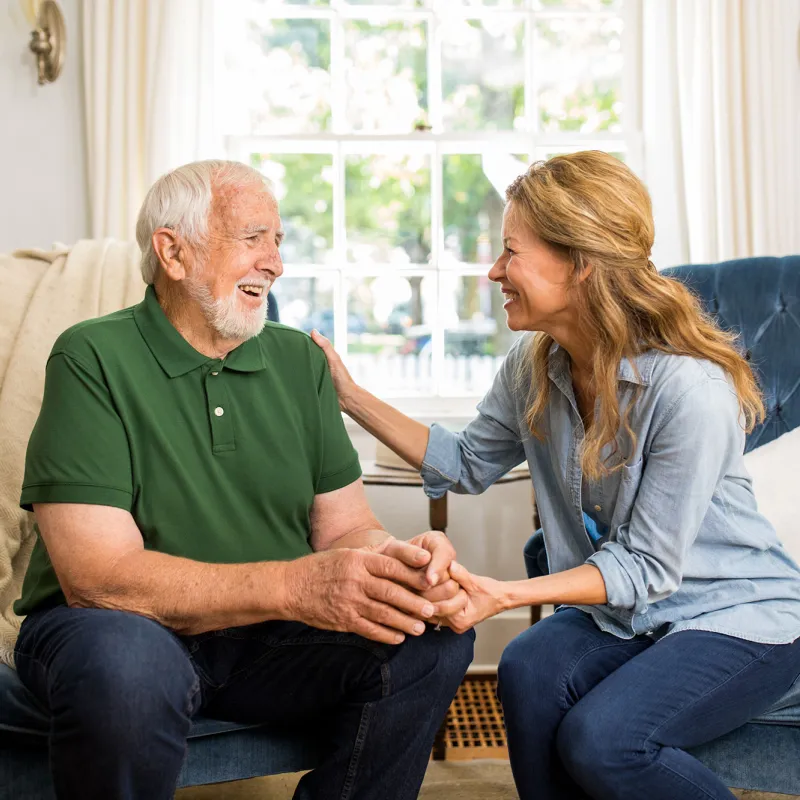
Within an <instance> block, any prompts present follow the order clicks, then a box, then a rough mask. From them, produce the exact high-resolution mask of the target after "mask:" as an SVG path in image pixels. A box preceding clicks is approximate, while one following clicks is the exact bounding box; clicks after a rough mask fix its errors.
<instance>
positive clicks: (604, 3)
mask: <svg viewBox="0 0 800 800" xmlns="http://www.w3.org/2000/svg"><path fill="white" fill-rule="evenodd" d="M538 3H539V6H540V7H541V8H577V9H586V10H587V11H603V10H605V9H609V8H619V7H620V6H621V5H622V0H538Z"/></svg>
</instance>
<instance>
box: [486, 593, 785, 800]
mask: <svg viewBox="0 0 800 800" xmlns="http://www.w3.org/2000/svg"><path fill="white" fill-rule="evenodd" d="M799 674H800V640H797V641H796V642H795V643H793V644H787V645H777V646H776V645H768V644H758V643H756V642H748V641H745V640H744V639H736V638H734V637H732V636H723V635H721V634H717V633H708V632H706V631H681V632H680V633H675V634H673V635H671V636H667V637H665V638H664V639H661V640H659V641H656V642H653V640H652V639H650V638H649V637H647V636H637V637H635V638H633V639H620V638H618V637H616V636H614V635H613V634H610V633H604V632H603V631H601V630H600V629H599V628H598V627H597V626H596V625H595V624H594V622H593V621H592V618H591V617H590V616H589V615H588V614H586V613H584V612H583V611H580V610H578V609H575V608H565V609H562V610H560V611H557V612H556V613H555V614H554V615H552V616H550V617H547V618H546V619H543V620H542V621H541V622H538V623H536V624H535V625H533V626H532V627H531V628H529V629H528V630H527V631H525V632H524V633H522V634H521V635H520V636H518V637H517V638H516V639H514V640H513V641H512V642H511V644H509V645H508V647H507V648H506V650H505V652H504V653H503V657H502V659H501V661H500V666H499V669H498V679H499V689H498V691H499V694H500V698H501V702H502V705H503V712H504V714H505V721H506V728H507V730H508V742H509V751H510V756H511V767H512V770H513V772H514V780H515V781H516V784H517V789H518V791H519V794H520V797H521V798H522V800H534V798H535V800H586V798H594V800H606V799H607V800H612V798H613V800H733V797H734V796H733V794H732V793H731V792H730V791H729V790H728V789H727V788H726V787H725V786H724V785H723V783H722V782H721V781H720V780H719V778H717V776H716V775H714V774H713V773H712V772H711V771H710V770H709V769H708V768H707V767H705V766H704V765H703V764H701V763H700V762H699V761H698V760H697V759H695V758H694V757H692V756H690V755H689V754H688V753H686V752H684V750H683V748H687V747H693V746H696V745H699V744H702V743H704V742H709V741H711V740H712V739H716V738H717V737H719V736H722V735H723V734H725V733H728V732H729V731H732V730H734V729H735V728H738V727H739V726H740V725H743V724H744V723H746V722H748V721H749V720H750V719H752V718H753V717H756V716H758V715H759V714H761V713H762V712H764V711H766V710H767V709H768V708H769V707H770V706H771V705H772V704H773V703H774V702H776V701H777V700H778V699H780V697H781V696H782V695H784V694H785V693H786V692H787V691H788V689H789V687H790V686H791V685H792V683H793V682H794V681H795V679H796V678H797V677H798V675H799Z"/></svg>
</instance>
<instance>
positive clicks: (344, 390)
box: [311, 329, 358, 411]
mask: <svg viewBox="0 0 800 800" xmlns="http://www.w3.org/2000/svg"><path fill="white" fill-rule="evenodd" d="M311 339H312V341H313V342H314V344H316V345H317V346H318V347H319V348H320V349H321V350H322V352H323V353H325V358H327V359H328V367H329V368H330V371H331V377H332V378H333V386H334V388H335V389H336V394H337V395H338V397H339V408H340V409H341V410H342V411H347V401H348V398H349V397H350V396H351V395H352V393H353V391H354V390H355V389H357V388H358V385H357V384H356V382H355V381H354V380H353V377H352V376H351V375H350V373H349V372H348V371H347V367H346V366H345V365H344V361H342V358H341V356H340V355H339V354H338V353H337V352H336V351H335V350H334V349H333V345H332V344H331V343H330V340H329V339H326V338H325V337H324V336H323V335H322V334H321V333H320V332H319V331H318V330H316V329H315V330H313V331H311Z"/></svg>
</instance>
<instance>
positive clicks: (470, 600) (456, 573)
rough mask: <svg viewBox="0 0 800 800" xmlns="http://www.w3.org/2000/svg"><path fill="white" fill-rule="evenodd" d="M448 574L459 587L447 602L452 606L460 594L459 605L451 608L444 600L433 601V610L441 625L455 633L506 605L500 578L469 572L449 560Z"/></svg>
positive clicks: (504, 591) (463, 630) (471, 625)
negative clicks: (456, 593)
mask: <svg viewBox="0 0 800 800" xmlns="http://www.w3.org/2000/svg"><path fill="white" fill-rule="evenodd" d="M450 577H451V578H452V579H453V580H454V581H456V582H457V583H458V585H459V586H460V587H461V591H460V593H459V595H456V597H455V598H454V599H453V600H452V601H450V602H451V603H453V604H454V606H456V605H457V603H456V600H461V599H462V598H461V595H462V594H463V595H464V597H463V602H462V605H461V608H457V609H456V610H455V611H452V610H451V609H450V608H449V607H448V605H447V603H446V602H442V603H437V604H436V606H437V609H436V610H437V614H439V616H440V618H441V623H442V625H447V626H448V627H450V628H452V629H453V630H454V631H455V632H456V633H464V632H465V631H467V630H469V629H470V628H472V627H474V626H475V625H477V624H478V623H479V622H482V621H483V620H485V619H488V618H489V617H493V616H494V615H495V614H499V613H500V612H501V611H503V610H504V609H505V608H506V587H505V584H504V583H503V581H496V580H495V579H494V578H485V577H482V576H479V575H473V574H472V573H471V572H469V570H467V569H466V567H463V566H462V565H461V564H459V563H458V562H456V561H453V562H452V564H450Z"/></svg>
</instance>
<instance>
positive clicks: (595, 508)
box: [594, 506, 603, 511]
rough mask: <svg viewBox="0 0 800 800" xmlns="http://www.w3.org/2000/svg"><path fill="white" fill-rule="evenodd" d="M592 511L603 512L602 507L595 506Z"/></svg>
mask: <svg viewBox="0 0 800 800" xmlns="http://www.w3.org/2000/svg"><path fill="white" fill-rule="evenodd" d="M594 510H595V511H602V510H603V506H595V507H594Z"/></svg>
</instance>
